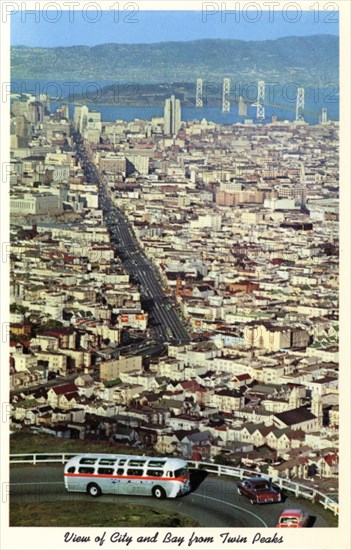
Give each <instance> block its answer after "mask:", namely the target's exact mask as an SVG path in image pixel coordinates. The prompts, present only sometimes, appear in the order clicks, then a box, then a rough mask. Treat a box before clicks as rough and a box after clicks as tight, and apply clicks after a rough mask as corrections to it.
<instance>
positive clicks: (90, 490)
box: [87, 483, 101, 498]
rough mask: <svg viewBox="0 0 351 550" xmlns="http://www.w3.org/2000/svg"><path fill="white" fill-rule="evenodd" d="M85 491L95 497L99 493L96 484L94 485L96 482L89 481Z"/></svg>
mask: <svg viewBox="0 0 351 550" xmlns="http://www.w3.org/2000/svg"><path fill="white" fill-rule="evenodd" d="M87 493H89V495H90V496H91V497H95V498H96V497H99V496H100V495H101V489H100V487H99V486H98V485H96V483H89V485H88V487H87Z"/></svg>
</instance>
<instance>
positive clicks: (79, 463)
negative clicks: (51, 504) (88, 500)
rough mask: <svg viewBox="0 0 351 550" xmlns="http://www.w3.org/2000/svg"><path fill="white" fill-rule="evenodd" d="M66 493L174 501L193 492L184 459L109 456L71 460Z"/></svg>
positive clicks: (67, 472)
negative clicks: (148, 497) (142, 497)
mask: <svg viewBox="0 0 351 550" xmlns="http://www.w3.org/2000/svg"><path fill="white" fill-rule="evenodd" d="M64 478H65V487H66V489H67V491H75V492H87V493H88V494H89V495H91V496H92V497H98V496H100V495H101V494H103V493H105V494H120V495H137V496H140V495H149V496H150V495H153V496H154V497H156V498H175V497H177V496H179V495H182V494H185V493H188V492H189V491H190V476H189V469H188V465H187V463H186V462H185V460H181V459H179V458H156V457H151V456H128V455H112V454H111V455H110V454H85V455H80V456H75V457H74V458H71V459H70V460H69V461H68V462H67V463H66V464H65V469H64Z"/></svg>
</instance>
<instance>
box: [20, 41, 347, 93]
mask: <svg viewBox="0 0 351 550" xmlns="http://www.w3.org/2000/svg"><path fill="white" fill-rule="evenodd" d="M338 43H339V41H338V37H336V36H331V35H315V36H306V37H293V36H292V37H286V38H279V39H277V40H265V41H250V42H247V41H242V40H207V39H206V40H196V41H191V42H162V43H157V44H102V45H98V46H93V47H88V46H72V47H59V48H30V47H26V46H14V47H12V48H11V69H12V78H28V79H29V78H30V79H35V78H38V79H59V80H62V79H71V80H92V81H101V80H108V81H114V82H139V83H146V82H153V83H156V82H174V81H177V82H180V81H183V82H190V81H194V79H195V78H196V77H202V78H203V79H206V80H207V81H212V82H215V81H219V80H221V79H222V78H223V77H224V76H229V77H231V78H232V82H241V83H243V82H248V83H249V82H252V81H253V80H256V79H260V78H261V79H264V80H266V81H267V82H277V83H279V84H281V85H284V84H285V83H290V82H295V83H298V84H304V85H309V84H314V83H316V82H318V83H319V85H324V84H325V83H328V82H334V83H337V82H338V73H339V46H338Z"/></svg>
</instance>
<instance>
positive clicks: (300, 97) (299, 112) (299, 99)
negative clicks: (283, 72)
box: [295, 88, 305, 122]
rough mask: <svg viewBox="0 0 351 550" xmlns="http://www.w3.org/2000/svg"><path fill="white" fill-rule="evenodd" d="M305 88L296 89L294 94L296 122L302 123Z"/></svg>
mask: <svg viewBox="0 0 351 550" xmlns="http://www.w3.org/2000/svg"><path fill="white" fill-rule="evenodd" d="M304 110H305V88H297V94H296V119H295V120H296V121H298V122H304V120H305V119H304Z"/></svg>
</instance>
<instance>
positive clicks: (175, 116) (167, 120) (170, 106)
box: [164, 95, 181, 136]
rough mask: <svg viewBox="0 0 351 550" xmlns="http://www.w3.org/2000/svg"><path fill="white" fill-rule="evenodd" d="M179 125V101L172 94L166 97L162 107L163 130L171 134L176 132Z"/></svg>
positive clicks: (166, 133)
mask: <svg viewBox="0 0 351 550" xmlns="http://www.w3.org/2000/svg"><path fill="white" fill-rule="evenodd" d="M180 126H181V108H180V101H179V99H176V98H175V97H174V95H172V96H171V97H170V98H169V99H166V102H165V108H164V132H165V135H168V136H171V135H174V134H177V132H178V130H179V128H180Z"/></svg>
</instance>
